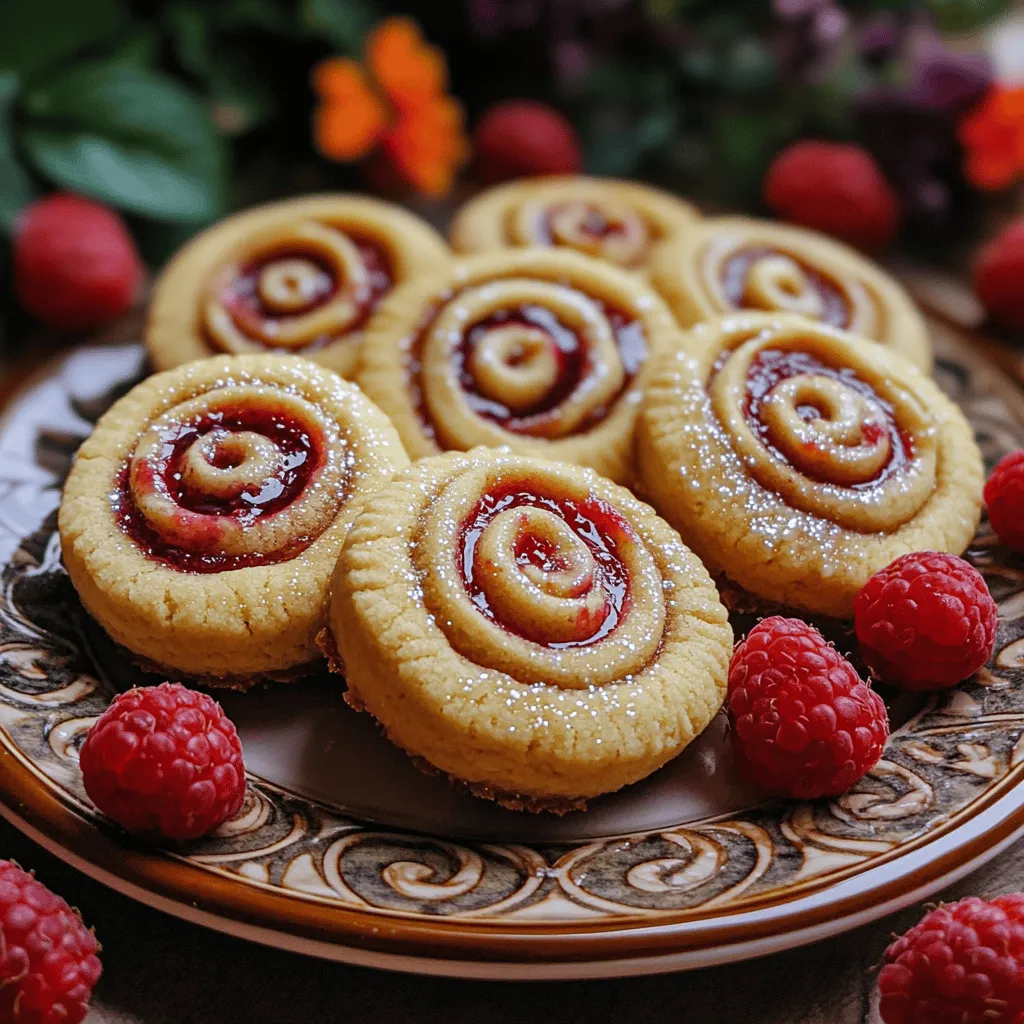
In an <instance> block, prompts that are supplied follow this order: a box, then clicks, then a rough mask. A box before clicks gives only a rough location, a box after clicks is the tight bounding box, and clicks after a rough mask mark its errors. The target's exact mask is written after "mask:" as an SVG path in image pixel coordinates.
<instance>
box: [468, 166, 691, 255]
mask: <svg viewBox="0 0 1024 1024" xmlns="http://www.w3.org/2000/svg"><path fill="white" fill-rule="evenodd" d="M697 218H698V214H697V212H696V210H695V209H694V208H693V207H692V206H690V205H689V204H688V203H685V202H683V201H682V200H680V199H678V198H677V197H675V196H672V195H670V194H668V193H666V192H661V191H659V190H658V189H654V188H651V187H649V186H646V185H640V184H638V183H635V182H628V181H612V180H603V179H600V178H586V177H564V178H560V177H556V178H541V179H536V178H535V179H530V180H529V181H517V182H511V183H509V184H505V185H499V186H497V187H495V188H492V189H488V190H487V191H486V192H483V193H482V194H481V195H479V196H477V197H476V198H475V199H473V200H471V201H470V202H469V203H467V204H466V205H465V206H464V207H463V208H462V209H461V210H460V211H459V214H458V215H457V216H456V218H455V221H454V223H453V225H452V244H453V245H454V246H455V248H456V249H458V250H460V251H462V252H483V251H487V250H491V249H499V248H507V247H517V246H543V247H552V246H553V247H559V248H565V249H570V250H575V251H576V252H580V253H584V254H586V255H588V256H594V257H597V258H599V259H603V260H606V261H607V262H609V263H613V264H615V265H616V266H620V267H623V268H626V269H629V270H640V269H642V268H643V267H644V266H645V265H646V263H647V261H648V259H649V257H650V255H651V252H652V251H653V248H654V246H655V245H657V244H658V243H659V242H662V241H664V240H666V239H670V238H674V237H676V236H677V235H679V234H682V233H685V232H686V231H687V230H688V229H689V228H690V227H691V226H692V225H693V224H694V223H695V222H696V221H697Z"/></svg>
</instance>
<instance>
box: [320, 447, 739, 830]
mask: <svg viewBox="0 0 1024 1024" xmlns="http://www.w3.org/2000/svg"><path fill="white" fill-rule="evenodd" d="M328 622H329V626H330V630H331V633H332V634H333V638H334V642H335V643H336V644H337V647H338V650H339V651H340V654H341V657H342V659H343V661H344V665H345V673H346V676H347V679H348V685H349V700H350V702H352V703H353V704H354V705H355V706H358V707H363V708H365V709H366V710H367V711H369V712H370V713H371V714H372V715H373V716H374V717H375V718H376V719H377V720H378V721H379V722H380V724H381V725H382V726H383V727H384V730H385V731H386V733H387V735H388V737H389V738H390V739H391V740H392V741H393V742H394V743H396V744H397V745H398V746H400V747H402V748H403V749H405V750H406V751H407V752H408V753H409V754H411V755H413V756H414V757H416V758H419V759H423V760H425V761H426V762H428V763H429V765H431V766H433V767H434V768H435V769H437V770H439V771H441V772H443V773H446V774H448V775H450V776H451V777H452V778H453V779H455V780H457V781H459V782H461V783H464V784H465V785H467V786H468V787H469V788H470V789H471V790H473V791H474V792H475V793H477V794H478V795H480V796H484V797H489V798H492V799H496V800H498V801H500V802H502V803H504V804H506V805H508V806H512V807H517V808H524V809H529V810H551V811H556V812H562V811H566V810H570V809H572V808H575V807H579V806H581V805H582V804H583V802H585V801H586V800H587V799H588V798H590V797H594V796H597V795H598V794H600V793H607V792H611V791H612V790H616V789H619V788H620V787H622V786H625V785H627V784H629V783H631V782H635V781H637V780H638V779H641V778H643V777H644V776H646V775H648V774H649V773H651V772H653V771H654V770H655V769H657V768H659V767H660V766H661V765H663V764H665V762H667V761H668V760H670V759H671V758H673V757H675V756H676V754H678V753H679V752H680V751H681V750H682V749H683V748H684V747H685V746H686V745H687V744H688V743H689V742H690V741H691V740H693V739H694V738H695V737H696V736H697V735H698V734H699V733H700V732H701V731H702V730H703V729H704V727H705V726H706V725H707V724H708V722H709V721H710V720H711V718H712V717H713V716H714V715H715V713H716V712H717V711H718V709H719V707H720V706H721V703H722V699H723V696H724V692H725V679H726V672H727V668H728V663H729V657H730V654H731V650H732V632H731V630H730V628H729V624H728V621H727V618H726V612H725V609H724V607H723V606H722V604H721V602H720V601H719V599H718V594H717V592H716V590H715V588H714V586H713V584H712V583H711V579H710V577H709V576H708V574H707V572H706V571H705V569H704V567H703V566H702V565H701V564H700V562H699V561H698V560H697V558H696V557H695V556H694V555H693V554H692V553H691V552H690V551H689V550H688V549H687V548H686V547H685V545H684V544H683V543H682V541H681V540H680V539H679V536H678V534H676V533H675V531H674V530H672V529H671V528H670V527H669V526H668V525H667V524H666V523H665V522H664V521H662V520H661V519H659V518H658V517H657V516H656V515H655V514H654V512H653V511H652V510H651V509H650V508H648V507H647V506H646V505H643V504H641V503H640V502H639V501H637V500H636V499H635V498H634V497H633V496H632V495H631V494H630V493H629V492H628V491H627V490H625V489H624V488H622V487H618V486H616V485H615V484H612V483H611V482H610V481H608V480H605V479H603V478H602V477H600V476H598V475H597V474H596V473H593V472H592V471H590V470H585V469H581V468H580V467H577V466H568V465H560V464H556V463H551V462H545V461H542V460H538V459H528V458H522V457H519V456H515V455H509V454H506V453H502V452H493V451H488V450H486V449H477V450H476V451H473V452H470V453H468V454H465V455H463V454H456V453H449V454H447V455H442V456H438V457H436V458H432V459H425V460H423V461H421V462H418V463H416V464H414V465H413V466H412V467H411V468H410V469H408V470H406V471H404V472H402V473H399V474H397V475H396V476H395V478H394V479H393V480H392V481H391V483H390V484H388V485H387V486H385V487H384V488H383V489H382V490H381V491H379V492H378V493H377V494H376V495H374V496H373V497H372V498H371V499H370V500H369V501H368V502H367V503H366V505H365V508H364V511H363V513H362V514H361V515H360V516H359V518H358V519H357V520H356V522H355V523H354V524H353V527H352V529H351V531H350V533H349V537H348V539H347V541H346V544H345V548H344V550H343V552H342V556H341V559H340V560H339V562H338V568H337V571H336V572H335V575H334V580H333V583H332V585H331V603H330V611H329V616H328Z"/></svg>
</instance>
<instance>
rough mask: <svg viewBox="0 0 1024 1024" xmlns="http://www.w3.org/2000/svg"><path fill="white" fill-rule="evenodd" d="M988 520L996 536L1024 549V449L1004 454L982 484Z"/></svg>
mask: <svg viewBox="0 0 1024 1024" xmlns="http://www.w3.org/2000/svg"><path fill="white" fill-rule="evenodd" d="M985 505H986V506H987V507H988V521H989V522H990V523H991V524H992V529H993V530H995V532H996V535H997V536H998V537H999V539H1000V540H1001V541H1002V542H1003V543H1004V544H1005V545H1006V546H1007V547H1008V548H1011V549H1012V550H1014V551H1021V552H1024V448H1022V449H1020V450H1019V451H1015V452H1010V454H1009V455H1007V456H1005V457H1004V458H1003V459H1002V460H1001V461H1000V462H999V464H998V465H997V466H996V468H995V469H993V470H992V475H991V476H990V477H989V478H988V483H986V484H985Z"/></svg>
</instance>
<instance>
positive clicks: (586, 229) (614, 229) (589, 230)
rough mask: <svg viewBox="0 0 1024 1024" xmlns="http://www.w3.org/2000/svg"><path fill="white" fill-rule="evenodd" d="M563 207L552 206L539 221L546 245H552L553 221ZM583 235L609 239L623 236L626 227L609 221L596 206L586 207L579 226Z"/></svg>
mask: <svg viewBox="0 0 1024 1024" xmlns="http://www.w3.org/2000/svg"><path fill="white" fill-rule="evenodd" d="M563 209H565V207H564V206H553V207H551V209H550V210H549V211H548V212H547V214H546V215H545V217H544V219H543V220H542V221H541V225H540V227H541V231H540V237H541V241H542V242H543V243H544V244H546V245H554V244H555V237H554V221H555V218H556V217H557V216H558V214H559V213H560V212H561V211H562V210H563ZM580 226H581V228H582V229H583V233H584V234H585V235H588V236H589V237H590V238H594V239H605V238H610V237H612V236H614V235H622V234H625V231H626V227H625V225H624V224H621V223H619V221H616V220H609V219H608V218H607V217H606V216H605V215H604V214H603V213H602V212H601V210H599V209H598V208H597V207H596V206H587V213H586V216H585V217H584V218H583V222H582V224H581V225H580Z"/></svg>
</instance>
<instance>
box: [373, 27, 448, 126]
mask: <svg viewBox="0 0 1024 1024" xmlns="http://www.w3.org/2000/svg"><path fill="white" fill-rule="evenodd" d="M366 63H367V65H368V66H369V68H370V69H371V71H372V72H373V76H374V78H375V79H376V80H377V82H378V83H379V84H380V87H381V89H382V91H383V92H384V94H385V95H386V96H387V98H388V99H389V100H390V102H391V103H392V104H393V105H394V106H395V107H396V108H397V109H398V110H402V111H406V110H415V109H416V108H418V107H421V106H423V105H425V104H428V103H430V102H431V101H432V100H433V99H435V98H436V97H437V96H440V95H443V94H444V91H445V88H446V86H447V82H448V69H447V64H446V62H445V58H444V54H443V53H442V52H441V51H440V50H439V49H437V47H434V46H431V45H430V44H429V43H427V42H426V41H425V40H424V39H423V37H422V35H421V34H420V30H419V27H418V26H417V24H416V22H414V21H413V20H412V19H410V18H387V19H385V20H384V21H382V22H381V23H380V24H379V25H378V26H377V27H376V28H375V29H374V30H373V33H372V34H371V35H370V38H369V41H368V42H367V46H366Z"/></svg>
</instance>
